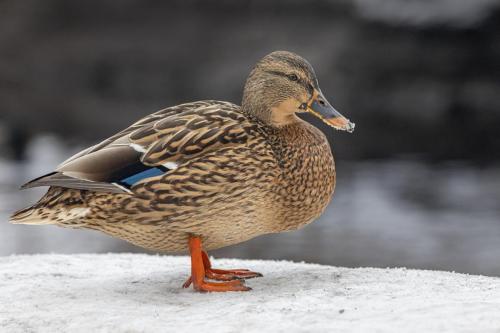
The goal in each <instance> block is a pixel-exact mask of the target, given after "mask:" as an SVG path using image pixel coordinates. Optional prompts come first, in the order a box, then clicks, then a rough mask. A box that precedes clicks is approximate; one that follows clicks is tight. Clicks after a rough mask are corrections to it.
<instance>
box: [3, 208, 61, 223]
mask: <svg viewBox="0 0 500 333" xmlns="http://www.w3.org/2000/svg"><path fill="white" fill-rule="evenodd" d="M40 213H41V212H39V210H38V209H37V208H36V207H35V206H31V207H28V208H24V209H21V210H18V211H17V212H15V213H14V214H12V216H11V217H10V223H13V224H38V225H42V224H55V223H56V221H55V220H53V219H51V218H48V216H43V215H42V214H40Z"/></svg>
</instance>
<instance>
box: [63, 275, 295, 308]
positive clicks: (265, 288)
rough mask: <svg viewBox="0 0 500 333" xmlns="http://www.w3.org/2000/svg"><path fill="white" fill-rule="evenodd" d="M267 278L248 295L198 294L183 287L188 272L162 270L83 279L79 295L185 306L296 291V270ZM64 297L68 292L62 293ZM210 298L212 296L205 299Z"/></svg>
mask: <svg viewBox="0 0 500 333" xmlns="http://www.w3.org/2000/svg"><path fill="white" fill-rule="evenodd" d="M264 274H265V276H264V277H260V278H253V279H248V280H247V281H246V285H248V286H249V287H251V288H252V289H253V290H252V291H250V292H248V293H241V292H234V293H233V292H231V293H198V292H195V291H194V290H193V288H192V287H190V288H187V289H185V288H182V284H183V283H184V282H185V280H186V279H187V277H188V276H187V274H186V272H180V271H179V272H177V271H176V272H173V271H161V270H159V271H158V272H154V273H151V274H147V275H145V274H131V275H127V276H124V275H121V276H118V277H116V278H114V277H106V278H102V280H100V281H99V283H98V284H96V281H95V279H89V280H88V281H85V280H80V283H79V286H78V288H79V291H78V294H79V295H80V296H81V297H82V298H84V299H94V300H102V301H113V300H116V301H120V300H127V301H129V302H130V301H132V302H135V303H137V304H168V303H172V304H176V305H177V304H179V300H182V303H183V304H186V303H189V302H190V301H192V302H193V303H194V302H196V301H199V300H200V297H202V298H203V299H204V300H206V301H209V300H211V299H212V300H215V299H219V297H222V295H225V296H223V297H231V298H232V297H253V296H257V295H262V294H264V293H265V294H269V293H270V291H272V293H273V294H275V295H280V294H288V293H290V292H293V291H294V279H293V278H290V277H293V276H296V271H295V270H294V268H293V267H290V268H289V269H286V268H285V269H281V270H280V271H279V272H270V273H267V274H266V273H264ZM60 292H61V294H65V293H66V292H67V290H62V289H61V290H60ZM206 295H210V296H208V297H207V296H206Z"/></svg>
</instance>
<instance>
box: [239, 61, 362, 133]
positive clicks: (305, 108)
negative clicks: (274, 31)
mask: <svg viewBox="0 0 500 333" xmlns="http://www.w3.org/2000/svg"><path fill="white" fill-rule="evenodd" d="M242 107H243V109H244V110H246V111H247V112H250V113H252V114H254V115H255V116H257V117H258V118H259V119H261V120H262V121H264V122H265V123H267V124H269V125H273V126H284V125H288V124H290V123H293V122H296V121H298V118H297V116H296V113H300V112H310V113H312V114H313V115H315V116H316V117H318V118H319V119H321V120H322V121H324V122H325V123H326V124H328V125H329V126H331V127H334V128H336V129H339V130H344V131H348V132H353V131H354V123H352V122H350V121H349V120H348V119H347V118H345V117H344V116H342V115H341V114H340V113H339V112H338V111H337V110H335V109H334V108H333V107H332V106H331V105H330V103H329V102H328V101H327V99H326V98H325V96H324V95H323V93H322V92H321V90H320V88H319V85H318V79H317V78H316V74H315V73H314V69H313V68H312V66H311V65H310V64H309V63H308V62H307V61H306V60H305V59H304V58H302V57H300V56H298V55H296V54H294V53H291V52H286V51H276V52H273V53H270V54H268V55H267V56H265V57H264V58H262V59H261V60H260V61H259V62H258V63H257V65H255V68H254V69H253V70H252V72H251V73H250V75H249V76H248V79H247V82H246V84H245V90H244V92H243V101H242Z"/></svg>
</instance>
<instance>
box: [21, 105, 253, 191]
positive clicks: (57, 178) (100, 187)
mask: <svg viewBox="0 0 500 333" xmlns="http://www.w3.org/2000/svg"><path fill="white" fill-rule="evenodd" d="M256 130H257V126H256V125H255V124H253V123H251V122H249V121H248V119H247V118H246V117H245V116H244V115H243V114H242V113H241V112H240V111H239V107H238V106H236V105H234V104H232V103H228V102H219V101H201V102H194V103H187V104H181V105H178V106H174V107H170V108H167V109H164V110H161V111H158V112H156V113H153V114H151V115H149V116H147V117H145V118H143V119H141V120H139V121H138V122H136V123H134V124H132V125H131V126H130V127H128V128H126V129H125V130H123V131H121V132H119V133H117V134H115V135H113V136H112V137H110V138H108V139H107V140H104V141H103V142H101V143H99V144H97V145H95V146H93V147H90V148H87V149H85V150H83V151H82V152H80V153H78V154H76V155H74V156H73V157H71V158H69V159H68V160H66V161H65V162H63V163H62V164H61V165H59V167H58V168H57V169H56V170H55V171H54V172H52V173H50V174H47V175H44V176H42V177H39V178H37V179H34V180H32V181H30V182H28V183H27V184H25V185H23V186H22V188H30V187H37V186H59V187H65V188H74V189H81V190H90V191H97V192H111V193H130V192H131V188H132V186H133V185H134V184H135V183H137V182H139V181H141V180H143V179H146V178H151V177H155V176H158V175H161V174H165V173H167V172H169V170H173V169H177V168H178V167H179V165H181V164H183V163H185V162H187V161H189V160H191V159H193V158H195V157H198V156H200V155H202V154H205V153H207V152H210V151H213V150H215V149H220V148H223V147H230V146H234V145H241V144H244V143H245V142H247V140H249V138H250V137H251V136H252V135H253V134H255V131H256Z"/></svg>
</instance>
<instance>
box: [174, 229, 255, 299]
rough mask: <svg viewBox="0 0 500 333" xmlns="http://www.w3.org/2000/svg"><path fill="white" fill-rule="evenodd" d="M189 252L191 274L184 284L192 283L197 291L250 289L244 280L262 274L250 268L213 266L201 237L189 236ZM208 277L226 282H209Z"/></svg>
mask: <svg viewBox="0 0 500 333" xmlns="http://www.w3.org/2000/svg"><path fill="white" fill-rule="evenodd" d="M189 252H190V254H191V276H190V277H189V278H188V279H187V281H186V282H184V284H183V285H182V287H184V288H188V287H189V286H190V285H191V283H192V284H193V287H194V289H195V290H197V291H248V290H251V288H249V287H247V286H245V284H244V280H245V279H251V278H255V277H261V276H262V274H260V273H256V272H252V271H249V270H248V269H229V270H225V269H215V268H212V264H211V263H210V259H209V258H208V254H207V253H206V252H205V251H203V250H202V246H201V239H200V238H199V237H190V238H189ZM206 279H210V280H217V281H224V282H207V281H206Z"/></svg>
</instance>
